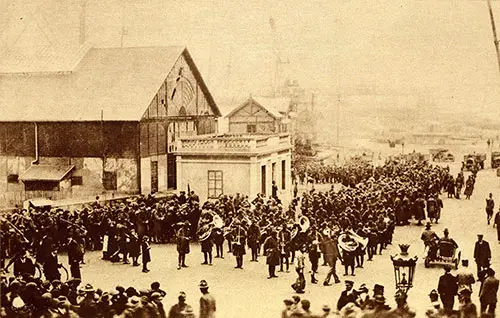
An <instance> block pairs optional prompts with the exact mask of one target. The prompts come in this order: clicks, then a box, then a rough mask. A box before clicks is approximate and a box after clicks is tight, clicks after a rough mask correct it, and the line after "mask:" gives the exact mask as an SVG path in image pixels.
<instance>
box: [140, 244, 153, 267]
mask: <svg viewBox="0 0 500 318" xmlns="http://www.w3.org/2000/svg"><path fill="white" fill-rule="evenodd" d="M141 247H142V272H143V273H147V272H149V269H148V263H149V262H151V253H150V250H151V246H150V245H149V237H148V236H147V235H144V236H143V237H142V246H141Z"/></svg>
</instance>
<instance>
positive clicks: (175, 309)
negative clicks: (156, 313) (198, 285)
mask: <svg viewBox="0 0 500 318" xmlns="http://www.w3.org/2000/svg"><path fill="white" fill-rule="evenodd" d="M177 299H178V303H177V304H175V305H173V306H172V307H171V308H170V311H169V312H168V318H194V317H195V315H194V311H193V307H191V306H190V305H188V304H187V303H186V293H185V292H182V291H181V292H180V293H179V296H178V297H177Z"/></svg>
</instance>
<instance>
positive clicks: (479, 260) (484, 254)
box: [474, 234, 491, 277]
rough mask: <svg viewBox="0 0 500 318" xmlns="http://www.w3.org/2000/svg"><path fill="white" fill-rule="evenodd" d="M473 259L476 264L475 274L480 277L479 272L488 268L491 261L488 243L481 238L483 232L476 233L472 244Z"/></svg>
mask: <svg viewBox="0 0 500 318" xmlns="http://www.w3.org/2000/svg"><path fill="white" fill-rule="evenodd" d="M474 259H475V260H476V265H477V276H478V277H480V275H479V273H480V272H481V271H482V270H484V269H486V268H489V267H490V261H491V249H490V244H489V243H488V242H486V241H484V240H483V234H478V235H477V242H476V245H475V246H474Z"/></svg>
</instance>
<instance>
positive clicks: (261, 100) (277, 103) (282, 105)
mask: <svg viewBox="0 0 500 318" xmlns="http://www.w3.org/2000/svg"><path fill="white" fill-rule="evenodd" d="M250 101H252V102H254V103H255V104H257V105H259V106H261V107H262V108H264V109H265V110H267V111H268V112H269V114H270V115H271V116H273V117H274V118H281V117H283V115H285V114H286V113H287V112H288V107H289V106H290V99H289V98H285V97H276V98H269V97H253V96H251V97H249V98H247V99H246V100H245V101H244V102H241V103H240V104H239V105H238V106H237V107H235V108H233V109H232V110H231V111H230V112H229V113H228V114H227V115H225V117H230V116H232V115H233V114H235V113H236V112H237V111H238V110H240V109H241V108H243V107H245V105H247V104H248V103H249V102H250Z"/></svg>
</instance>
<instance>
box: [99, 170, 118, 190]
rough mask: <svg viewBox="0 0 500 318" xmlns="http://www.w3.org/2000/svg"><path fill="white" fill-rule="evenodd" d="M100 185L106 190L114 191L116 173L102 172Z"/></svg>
mask: <svg viewBox="0 0 500 318" xmlns="http://www.w3.org/2000/svg"><path fill="white" fill-rule="evenodd" d="M102 185H103V186H104V189H106V190H116V188H117V186H116V172H109V171H104V174H103V176H102Z"/></svg>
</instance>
